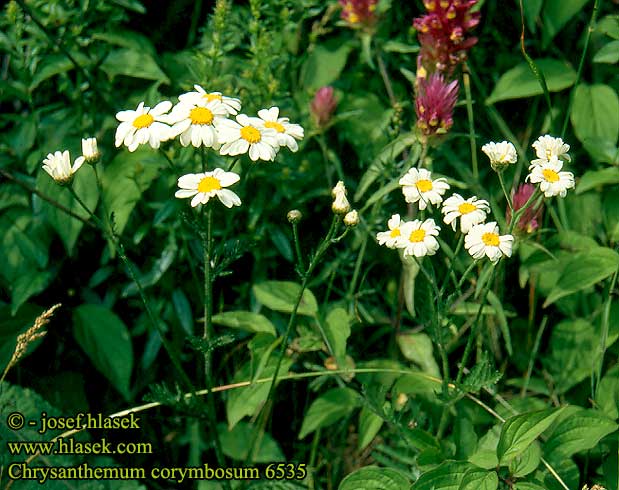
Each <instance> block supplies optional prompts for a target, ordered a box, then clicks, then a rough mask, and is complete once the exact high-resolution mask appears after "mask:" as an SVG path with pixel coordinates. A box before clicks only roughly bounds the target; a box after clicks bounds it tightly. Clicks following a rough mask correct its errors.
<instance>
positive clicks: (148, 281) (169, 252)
mask: <svg viewBox="0 0 619 490" xmlns="http://www.w3.org/2000/svg"><path fill="white" fill-rule="evenodd" d="M177 251H178V246H177V244H176V240H174V239H168V243H167V245H166V247H165V248H164V249H163V251H162V252H161V256H160V257H159V258H157V260H155V261H154V263H153V265H152V266H151V268H150V270H149V271H148V272H145V273H144V274H140V275H139V277H138V281H139V282H140V286H141V287H142V288H144V289H145V288H148V287H150V286H153V285H155V284H157V283H158V282H159V280H160V279H161V278H162V277H163V275H164V274H165V273H166V272H167V270H168V269H169V268H170V267H171V266H172V264H173V263H174V259H175V258H176V252H177ZM138 292H139V289H138V286H137V284H136V282H135V281H132V282H130V283H129V284H127V285H126V286H125V287H124V288H123V290H122V291H121V293H120V296H121V297H123V298H127V297H129V296H133V295H137V294H138Z"/></svg>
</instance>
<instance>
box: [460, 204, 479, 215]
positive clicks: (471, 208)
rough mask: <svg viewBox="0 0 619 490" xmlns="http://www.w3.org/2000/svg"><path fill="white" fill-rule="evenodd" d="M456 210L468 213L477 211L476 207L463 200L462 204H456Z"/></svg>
mask: <svg viewBox="0 0 619 490" xmlns="http://www.w3.org/2000/svg"><path fill="white" fill-rule="evenodd" d="M458 211H459V212H460V214H469V213H472V212H473V211H477V208H476V207H475V205H473V204H471V203H470V202H463V203H462V204H460V206H458Z"/></svg>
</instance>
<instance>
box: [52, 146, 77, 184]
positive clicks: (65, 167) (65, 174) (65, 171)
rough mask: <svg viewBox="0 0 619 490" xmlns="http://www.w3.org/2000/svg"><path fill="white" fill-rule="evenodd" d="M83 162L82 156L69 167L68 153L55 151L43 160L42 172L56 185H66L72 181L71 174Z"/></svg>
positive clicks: (69, 157)
mask: <svg viewBox="0 0 619 490" xmlns="http://www.w3.org/2000/svg"><path fill="white" fill-rule="evenodd" d="M85 161H86V159H85V158H84V157H83V156H81V157H77V158H76V159H75V162H74V163H73V165H71V156H70V155H69V151H68V150H65V151H63V152H60V151H57V152H54V153H53V154H52V153H49V154H48V155H47V157H46V158H45V160H43V170H45V171H46V172H47V173H48V174H49V175H50V177H51V178H52V179H54V180H55V181H56V182H57V183H58V184H68V183H69V182H71V180H72V179H73V174H74V173H75V172H77V171H78V170H79V168H80V167H81V166H82V165H83V164H84V162H85Z"/></svg>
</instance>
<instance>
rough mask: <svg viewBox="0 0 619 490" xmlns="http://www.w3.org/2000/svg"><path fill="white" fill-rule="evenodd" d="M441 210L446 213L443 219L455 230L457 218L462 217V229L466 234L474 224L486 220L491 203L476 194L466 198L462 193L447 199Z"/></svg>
mask: <svg viewBox="0 0 619 490" xmlns="http://www.w3.org/2000/svg"><path fill="white" fill-rule="evenodd" d="M441 211H442V213H443V214H444V215H445V217H444V218H443V221H444V222H445V223H446V224H448V225H451V227H452V228H453V230H454V231H456V219H457V218H460V230H461V231H462V233H465V234H466V233H468V232H469V230H470V229H471V227H472V226H473V225H478V224H479V223H483V222H484V221H485V220H486V215H487V214H488V213H489V212H490V205H489V204H488V201H485V200H484V199H477V197H476V196H473V197H470V198H468V199H466V200H465V199H464V198H463V197H462V196H461V195H460V194H454V195H453V196H451V197H449V198H447V199H445V201H444V202H443V207H442V209H441Z"/></svg>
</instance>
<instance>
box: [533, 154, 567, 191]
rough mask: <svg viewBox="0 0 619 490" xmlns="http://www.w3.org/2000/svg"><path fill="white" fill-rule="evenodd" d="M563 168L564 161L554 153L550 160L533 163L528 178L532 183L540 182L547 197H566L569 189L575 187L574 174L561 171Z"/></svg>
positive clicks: (540, 186)
mask: <svg viewBox="0 0 619 490" xmlns="http://www.w3.org/2000/svg"><path fill="white" fill-rule="evenodd" d="M562 168H563V162H562V161H561V160H559V159H558V158H557V156H556V155H552V156H551V157H550V160H548V161H543V162H542V163H540V164H539V165H537V164H532V165H531V166H530V167H529V171H530V172H531V173H530V174H529V175H527V178H526V180H528V181H529V182H531V183H532V184H539V188H540V190H541V191H542V192H543V193H544V195H545V196H546V197H552V196H561V197H565V195H566V194H567V190H568V189H572V188H574V174H573V173H572V172H561V169H562Z"/></svg>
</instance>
